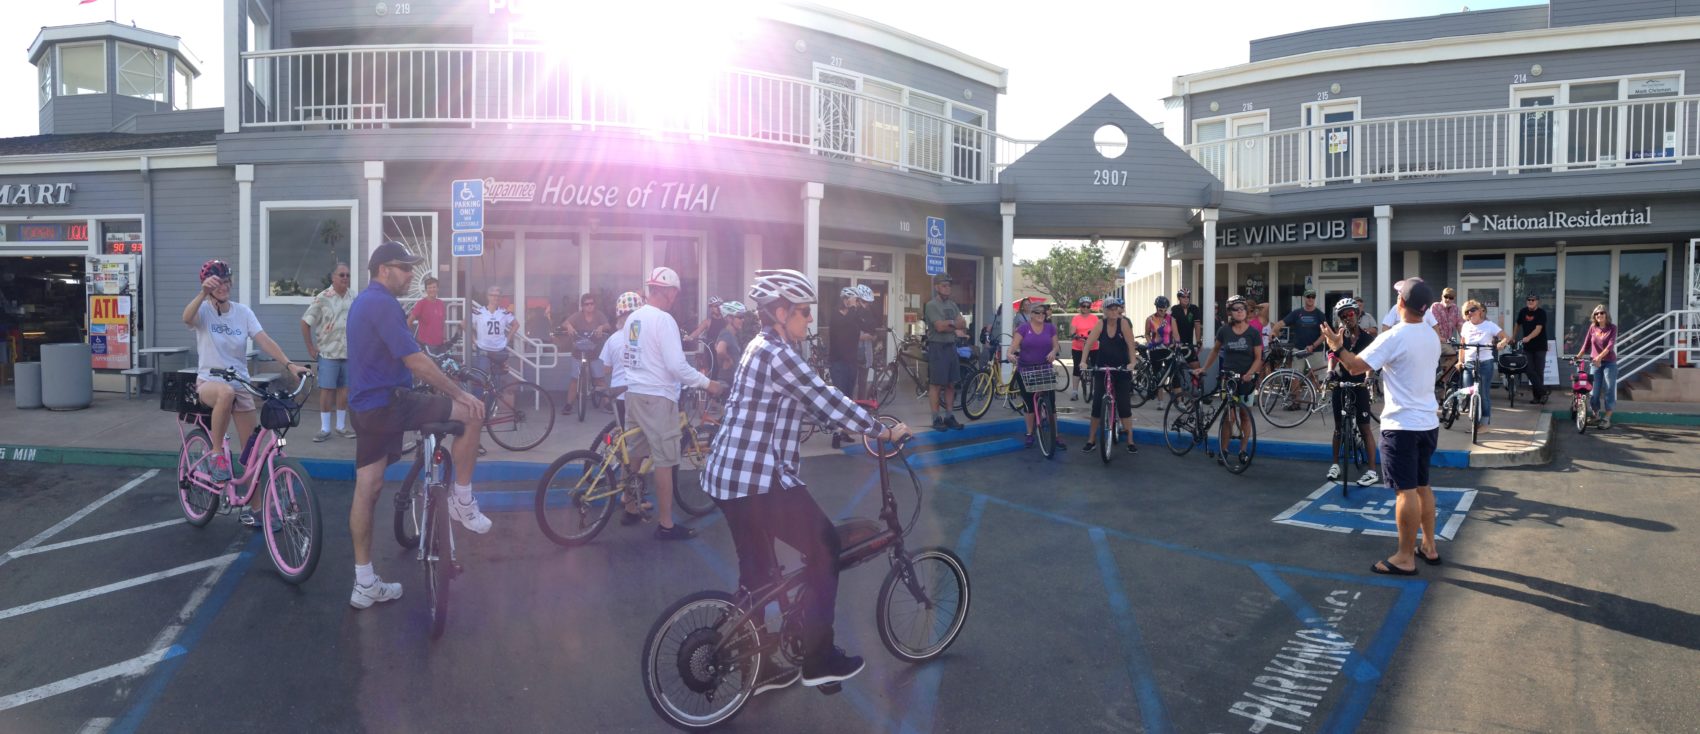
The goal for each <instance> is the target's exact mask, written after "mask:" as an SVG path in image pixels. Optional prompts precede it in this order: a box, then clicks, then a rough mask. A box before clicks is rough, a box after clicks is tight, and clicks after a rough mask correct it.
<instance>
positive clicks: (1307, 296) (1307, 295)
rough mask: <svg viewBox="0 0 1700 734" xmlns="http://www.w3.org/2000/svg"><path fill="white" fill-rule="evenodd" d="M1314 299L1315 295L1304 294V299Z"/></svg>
mask: <svg viewBox="0 0 1700 734" xmlns="http://www.w3.org/2000/svg"><path fill="white" fill-rule="evenodd" d="M1315 297H1316V294H1315V293H1306V294H1305V298H1315Z"/></svg>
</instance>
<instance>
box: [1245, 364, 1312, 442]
mask: <svg viewBox="0 0 1700 734" xmlns="http://www.w3.org/2000/svg"><path fill="white" fill-rule="evenodd" d="M1316 399H1317V395H1316V386H1315V385H1313V384H1311V382H1310V379H1309V378H1307V377H1305V376H1304V373H1301V372H1299V371H1298V370H1276V371H1274V372H1273V373H1270V375H1269V376H1268V377H1265V378H1263V384H1262V385H1261V386H1259V387H1258V391H1257V410H1258V412H1259V413H1262V414H1263V419H1264V420H1266V421H1269V423H1270V425H1274V426H1279V427H1281V428H1295V427H1297V426H1298V425H1299V424H1301V423H1304V422H1305V421H1306V420H1307V419H1309V418H1310V414H1311V411H1312V410H1313V409H1315V408H1316Z"/></svg>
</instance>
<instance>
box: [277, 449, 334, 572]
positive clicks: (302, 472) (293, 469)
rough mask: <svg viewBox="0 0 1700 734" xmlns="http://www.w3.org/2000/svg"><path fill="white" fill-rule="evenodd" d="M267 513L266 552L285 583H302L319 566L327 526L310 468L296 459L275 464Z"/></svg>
mask: <svg viewBox="0 0 1700 734" xmlns="http://www.w3.org/2000/svg"><path fill="white" fill-rule="evenodd" d="M267 494H268V496H267V498H266V499H267V503H266V513H265V523H264V524H265V531H264V532H265V535H266V550H268V551H270V552H271V557H272V565H273V566H276V567H277V572H278V574H279V575H281V576H283V580H284V581H288V582H289V583H292V584H299V583H301V582H303V581H306V580H307V579H308V577H310V576H312V575H313V569H316V568H318V567H319V556H320V552H319V551H320V546H321V540H322V538H323V536H324V524H323V523H322V522H320V518H319V500H318V498H317V497H316V496H314V494H313V485H312V481H311V480H309V479H308V478H307V469H306V468H305V467H303V466H301V462H300V461H297V460H295V459H291V458H286V457H282V456H280V457H278V458H277V459H276V460H275V461H274V462H273V464H272V475H271V481H270V482H269V484H268V489H267Z"/></svg>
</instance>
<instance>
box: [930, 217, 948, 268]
mask: <svg viewBox="0 0 1700 734" xmlns="http://www.w3.org/2000/svg"><path fill="white" fill-rule="evenodd" d="M944 234H945V230H944V218H943V217H927V274H928V275H938V274H939V273H942V272H944Z"/></svg>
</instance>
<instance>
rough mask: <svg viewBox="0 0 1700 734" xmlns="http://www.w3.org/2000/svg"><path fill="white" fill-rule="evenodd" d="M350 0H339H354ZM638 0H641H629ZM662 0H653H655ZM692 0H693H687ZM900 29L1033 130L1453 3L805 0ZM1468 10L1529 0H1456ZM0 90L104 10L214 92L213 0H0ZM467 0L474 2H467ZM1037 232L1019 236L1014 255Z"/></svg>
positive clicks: (9, 111) (1152, 98)
mask: <svg viewBox="0 0 1700 734" xmlns="http://www.w3.org/2000/svg"><path fill="white" fill-rule="evenodd" d="M356 1H358V0H349V2H356ZM631 1H633V2H641V1H642V0H631ZM669 1H674V0H663V2H669ZM690 1H691V2H693V3H695V2H700V0H690ZM817 1H818V2H821V3H822V4H824V5H828V6H831V7H836V8H842V9H843V10H845V11H848V12H851V13H854V14H856V15H860V16H863V17H866V18H869V19H872V20H877V21H879V22H881V23H885V24H887V25H890V26H893V27H896V28H899V29H902V30H904V31H907V32H909V33H913V34H915V35H918V36H921V37H922V38H927V39H930V40H933V41H936V42H938V43H941V44H944V45H946V46H949V47H951V48H955V49H957V50H959V51H962V52H964V53H967V54H969V55H972V56H975V57H978V58H980V59H982V60H985V61H988V62H991V63H993V64H996V65H999V66H1002V67H1004V68H1006V69H1009V93H1008V94H1006V95H1004V96H1003V97H1002V98H1001V99H999V100H998V113H999V124H998V131H999V132H1001V133H1003V134H1005V135H1009V136H1011V137H1016V138H1024V139H1038V138H1043V137H1045V136H1047V135H1049V134H1050V133H1052V132H1053V131H1055V130H1056V129H1057V128H1059V127H1061V126H1062V125H1063V124H1065V123H1067V122H1068V121H1069V120H1071V119H1073V118H1074V116H1075V115H1078V114H1079V113H1080V112H1082V111H1084V110H1085V109H1086V108H1087V107H1089V106H1090V105H1091V104H1092V103H1093V102H1096V101H1098V99H1099V98H1101V97H1102V96H1103V95H1105V94H1114V95H1116V96H1117V97H1119V98H1121V100H1122V101H1123V102H1126V103H1127V104H1128V105H1129V106H1130V107H1132V108H1133V110H1134V111H1135V112H1138V113H1139V114H1140V115H1142V116H1144V117H1145V118H1146V119H1148V120H1151V121H1158V120H1161V119H1163V105H1162V102H1161V101H1160V100H1161V99H1162V98H1163V97H1164V96H1167V95H1168V93H1169V89H1170V84H1171V82H1172V80H1173V79H1174V77H1175V76H1176V75H1179V74H1185V73H1190V72H1196V71H1204V70H1207V69H1216V68H1220V67H1224V66H1232V65H1234V64H1240V63H1245V62H1246V60H1247V58H1248V54H1249V47H1248V42H1249V41H1250V40H1251V39H1253V38H1261V37H1265V36H1272V35H1279V34H1282V33H1291V32H1294V31H1301V30H1306V29H1311V28H1322V27H1327V26H1334V25H1342V24H1348V23H1358V22H1363V21H1370V20H1383V19H1391V18H1410V17H1419V16H1425V15H1436V14H1440V13H1447V12H1455V11H1458V10H1460V9H1462V8H1463V7H1464V5H1465V0H1356V1H1354V2H1342V1H1341V0H1328V1H1326V2H1325V1H1323V0H1288V1H1287V2H1269V0H1195V1H1194V2H1178V3H1177V2H1104V1H1103V0H1049V2H1046V3H1044V4H1043V6H1042V7H1043V9H1042V10H1038V9H1037V7H1030V8H1029V9H1028V10H1026V11H1013V10H1007V9H1009V8H1013V7H1015V6H1013V5H1008V4H1006V5H1004V6H1003V8H1005V9H1004V10H1000V9H998V8H999V6H998V5H997V4H995V3H990V2H982V3H966V2H915V0H817ZM1467 2H1468V5H1469V6H1470V7H1471V8H1472V9H1475V10H1486V9H1489V8H1499V7H1509V6H1515V5H1529V4H1533V3H1534V0H1467ZM0 3H4V4H5V5H6V6H7V7H6V23H5V24H3V25H0V49H12V51H10V52H9V53H11V54H13V55H11V56H5V57H0V99H12V100H31V101H33V100H35V99H36V91H35V84H36V76H35V70H34V68H32V67H30V66H29V65H28V63H27V55H26V49H28V48H29V44H30V42H31V41H32V40H34V38H35V35H36V33H37V31H38V29H39V28H40V27H41V26H48V25H68V24H73V23H89V22H96V21H101V20H111V19H112V18H113V12H114V4H116V5H117V20H118V21H119V22H121V23H130V22H131V21H134V22H135V23H136V24H137V25H139V26H141V27H143V28H147V29H150V30H154V31H159V32H162V33H169V34H174V35H177V36H180V37H181V38H182V39H183V41H184V43H185V44H186V45H187V46H188V47H189V49H190V50H191V51H192V52H194V53H195V54H197V55H198V57H199V59H198V60H199V63H200V66H201V70H202V76H201V78H200V79H198V80H197V81H196V87H195V103H196V106H197V107H216V106H219V105H221V104H223V92H224V86H223V85H224V82H223V77H224V68H223V63H222V59H223V51H224V49H223V46H224V35H223V18H222V15H223V13H222V11H221V10H220V8H222V6H223V2H222V0H95V2H92V3H90V4H88V5H78V4H77V0H32V1H28V2H26V1H25V0H0ZM475 4H476V3H475ZM36 110H37V106H36V105H34V104H13V105H4V106H0V137H12V136H22V135H34V134H36V132H37V128H38V123H37V118H36V114H37V112H36ZM1048 246H1049V245H1048V243H1037V242H1023V243H1022V245H1021V249H1022V250H1025V252H1021V253H1020V254H1022V255H1023V256H1027V257H1032V256H1034V255H1035V254H1038V253H1042V252H1043V251H1044V250H1045V249H1046V248H1047V247H1048Z"/></svg>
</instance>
